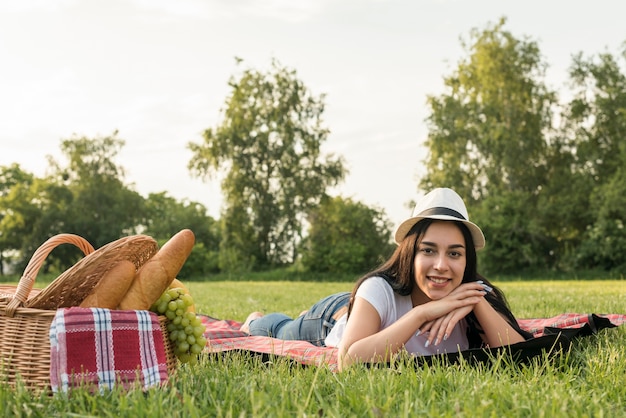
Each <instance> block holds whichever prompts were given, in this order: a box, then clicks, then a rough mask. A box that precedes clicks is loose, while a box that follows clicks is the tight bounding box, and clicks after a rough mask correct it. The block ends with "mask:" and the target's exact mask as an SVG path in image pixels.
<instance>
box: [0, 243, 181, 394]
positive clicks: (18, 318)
mask: <svg viewBox="0 0 626 418" xmlns="http://www.w3.org/2000/svg"><path fill="white" fill-rule="evenodd" d="M61 244H73V245H75V246H77V247H78V248H80V249H81V251H82V252H83V253H84V254H85V257H84V258H82V259H81V260H80V261H79V262H78V263H76V264H75V265H74V266H72V267H71V268H69V269H68V270H66V271H65V272H64V273H63V274H61V275H60V276H59V277H57V278H56V279H54V280H53V281H52V282H51V283H50V284H49V285H48V286H46V287H45V288H44V289H42V290H40V289H34V288H33V286H34V284H35V279H36V277H37V273H38V272H39V269H40V267H41V266H42V265H43V262H44V261H45V259H46V257H47V256H48V254H50V252H51V251H52V250H53V249H54V248H56V247H57V246H59V245H61ZM157 251H158V246H157V243H156V241H155V240H154V239H153V238H151V237H148V236H146V235H133V236H129V237H125V238H121V239H119V240H117V241H113V242H111V243H109V244H107V245H105V246H103V247H101V248H100V249H98V250H95V251H94V248H93V247H92V246H91V244H89V242H87V241H86V240H85V239H84V238H82V237H80V236H78V235H73V234H59V235H56V236H54V237H52V238H50V239H49V240H47V241H46V242H45V243H43V244H42V245H41V246H40V247H39V248H38V249H37V250H36V251H35V253H34V254H33V256H32V258H31V260H30V262H29V263H28V266H27V267H26V269H25V270H24V274H23V275H22V277H21V278H20V281H19V283H18V285H17V286H0V375H1V379H2V381H6V382H8V383H9V384H11V385H15V384H16V382H17V381H18V380H21V381H22V382H23V383H24V384H25V386H27V387H29V388H32V389H43V390H49V389H50V336H49V333H50V324H51V323H52V320H53V319H54V316H55V314H56V310H57V309H59V308H64V307H71V306H78V305H80V303H81V302H82V300H83V299H84V298H85V297H86V296H87V295H88V294H89V293H90V292H91V290H92V289H93V288H94V286H95V285H96V284H97V283H98V282H99V281H100V279H101V278H102V277H103V276H104V275H105V274H106V273H107V272H108V271H109V270H110V269H111V268H112V267H113V266H114V265H115V263H116V262H117V261H119V260H122V259H126V260H129V261H131V262H133V263H134V264H135V266H136V268H137V269H139V267H141V266H142V265H143V264H144V263H145V262H146V261H147V260H148V259H149V258H150V257H152V256H153V255H154V254H155V253H156V252H157ZM159 320H160V324H161V329H162V331H163V339H164V345H165V352H166V356H167V369H168V372H172V371H174V369H175V367H176V361H177V360H176V357H175V355H174V353H173V348H172V344H171V343H170V341H169V338H168V333H167V329H166V321H165V317H164V316H160V317H159Z"/></svg>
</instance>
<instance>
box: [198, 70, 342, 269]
mask: <svg viewBox="0 0 626 418" xmlns="http://www.w3.org/2000/svg"><path fill="white" fill-rule="evenodd" d="M229 85H230V88H231V93H230V95H229V96H228V97H227V99H226V102H225V107H224V110H223V120H222V121H221V123H220V124H219V125H218V126H217V127H215V128H210V129H207V130H206V131H205V132H204V134H203V141H202V142H201V143H190V144H189V148H190V149H191V150H192V152H193V157H192V159H191V161H190V163H189V168H190V170H191V172H192V173H194V174H195V175H198V176H203V177H206V178H210V177H211V176H213V175H216V174H218V173H219V174H221V175H223V181H222V185H221V186H222V191H223V195H224V201H225V203H224V208H223V212H222V215H221V221H222V247H221V250H220V255H221V256H223V257H224V258H223V259H222V266H223V267H225V268H235V266H239V267H240V268H253V267H255V266H256V267H264V266H271V265H278V264H281V263H284V262H291V261H293V260H294V259H295V257H296V249H297V243H298V242H299V240H300V239H301V238H302V234H303V231H302V222H303V219H304V217H305V215H306V213H307V212H308V211H309V210H310V209H311V208H313V207H315V206H316V205H317V204H318V203H319V201H320V199H321V198H322V197H323V196H324V195H325V193H326V189H327V188H328V187H331V186H334V185H336V184H337V183H338V182H339V181H340V180H342V179H343V177H344V175H345V169H344V167H343V162H342V159H341V158H337V157H334V156H332V155H323V154H322V151H321V146H322V144H323V143H324V142H325V141H326V139H327V137H328V134H329V131H328V129H327V128H325V127H324V126H323V120H322V114H323V112H324V96H323V95H322V96H319V97H316V96H314V95H313V94H312V93H311V92H310V91H309V90H308V89H307V88H306V86H305V85H304V84H303V82H302V81H300V80H299V79H298V78H297V75H296V72H295V71H294V70H290V69H288V68H285V67H283V66H281V65H280V64H279V63H278V62H277V61H273V62H272V66H271V69H270V70H269V71H268V72H261V71H258V70H254V69H247V70H245V71H243V73H242V74H241V75H240V76H239V77H238V78H236V77H234V76H233V77H232V78H231V80H230V82H229Z"/></svg>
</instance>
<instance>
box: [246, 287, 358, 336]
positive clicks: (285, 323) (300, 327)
mask: <svg viewBox="0 0 626 418" xmlns="http://www.w3.org/2000/svg"><path fill="white" fill-rule="evenodd" d="M349 301H350V292H341V293H336V294H334V295H330V296H327V297H325V298H324V299H322V300H320V301H319V302H317V303H315V305H313V306H311V309H309V310H308V311H307V313H306V314H304V315H301V316H299V317H298V318H296V319H293V318H291V317H289V316H287V315H285V314H282V313H271V314H268V315H265V316H262V317H261V318H258V319H255V320H253V321H251V322H250V335H255V336H263V337H274V338H279V339H281V340H303V341H308V342H310V343H311V344H314V345H317V346H320V347H323V346H324V339H326V336H327V335H328V333H329V332H330V330H331V329H332V328H333V326H334V325H335V322H336V321H337V319H339V318H333V316H334V315H335V314H336V313H338V311H339V310H340V309H341V308H343V307H347V306H348V302H349ZM339 316H341V315H339Z"/></svg>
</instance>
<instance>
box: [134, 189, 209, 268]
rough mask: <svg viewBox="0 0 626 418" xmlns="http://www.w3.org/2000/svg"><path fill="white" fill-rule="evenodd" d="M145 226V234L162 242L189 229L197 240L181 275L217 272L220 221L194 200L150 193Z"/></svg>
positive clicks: (147, 201)
mask: <svg viewBox="0 0 626 418" xmlns="http://www.w3.org/2000/svg"><path fill="white" fill-rule="evenodd" d="M145 204H146V210H147V219H148V222H147V226H146V230H145V231H144V233H145V234H147V235H150V236H151V237H153V238H155V239H156V240H157V241H158V242H159V244H161V245H162V244H164V243H165V242H166V241H167V240H169V239H170V238H171V237H172V236H173V235H174V234H176V233H177V232H179V231H180V230H182V229H185V228H188V229H191V230H192V231H193V233H194V235H195V238H196V243H195V245H194V248H193V251H192V253H191V254H190V255H189V258H188V259H187V261H186V262H185V265H184V266H183V268H182V270H181V272H180V276H181V277H192V276H196V277H198V276H202V277H204V276H206V275H207V274H208V273H215V272H218V271H219V265H218V255H219V243H220V235H219V234H220V232H219V224H218V222H217V221H216V220H215V219H213V218H212V217H210V216H208V215H207V210H206V208H205V207H204V206H203V205H202V204H200V203H197V202H190V201H188V200H183V201H177V200H176V199H174V198H173V197H171V196H168V195H167V193H166V192H161V193H150V194H149V195H148V198H147V199H146V202H145Z"/></svg>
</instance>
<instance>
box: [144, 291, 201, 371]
mask: <svg viewBox="0 0 626 418" xmlns="http://www.w3.org/2000/svg"><path fill="white" fill-rule="evenodd" d="M191 306H193V298H192V297H191V295H190V294H188V293H186V292H185V291H184V289H181V288H172V289H167V290H166V291H165V292H163V294H162V295H161V297H159V299H158V300H157V301H156V302H154V304H153V305H152V307H151V308H150V310H151V311H153V312H156V313H158V314H160V315H165V316H166V317H167V319H168V320H167V332H168V334H169V339H170V341H172V343H173V344H174V354H175V355H176V357H177V358H178V359H179V360H180V361H181V363H189V362H191V363H195V362H197V361H198V354H200V353H201V352H202V350H203V349H204V347H205V346H206V338H205V337H204V332H205V330H206V327H205V326H204V324H202V320H201V319H200V318H199V317H198V316H197V315H196V314H195V312H193V311H191V310H190V309H189V308H190V307H191Z"/></svg>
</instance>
